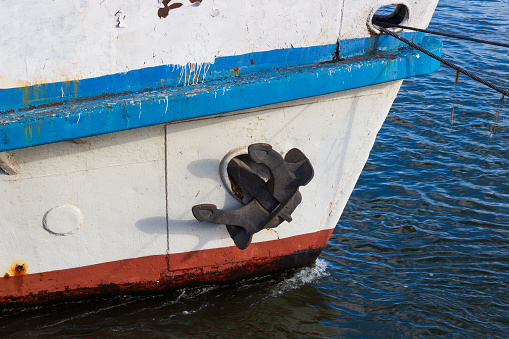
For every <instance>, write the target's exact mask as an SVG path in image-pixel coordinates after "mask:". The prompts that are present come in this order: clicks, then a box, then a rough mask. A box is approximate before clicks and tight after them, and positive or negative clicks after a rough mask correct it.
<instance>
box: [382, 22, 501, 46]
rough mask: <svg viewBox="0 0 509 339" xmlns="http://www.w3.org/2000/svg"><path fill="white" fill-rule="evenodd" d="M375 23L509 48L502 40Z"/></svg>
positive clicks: (387, 23)
mask: <svg viewBox="0 0 509 339" xmlns="http://www.w3.org/2000/svg"><path fill="white" fill-rule="evenodd" d="M373 24H375V25H377V26H380V27H385V28H387V27H396V28H403V29H408V30H411V31H416V32H423V33H429V34H435V35H441V36H445V37H449V38H455V39H461V40H468V41H474V42H479V43H482V44H487V45H493V46H499V47H505V48H509V44H503V43H500V42H495V41H488V40H482V39H476V38H470V37H467V36H463V35H457V34H450V33H443V32H438V31H432V30H428V29H421V28H415V27H408V26H402V25H396V24H392V23H389V22H384V21H378V20H373Z"/></svg>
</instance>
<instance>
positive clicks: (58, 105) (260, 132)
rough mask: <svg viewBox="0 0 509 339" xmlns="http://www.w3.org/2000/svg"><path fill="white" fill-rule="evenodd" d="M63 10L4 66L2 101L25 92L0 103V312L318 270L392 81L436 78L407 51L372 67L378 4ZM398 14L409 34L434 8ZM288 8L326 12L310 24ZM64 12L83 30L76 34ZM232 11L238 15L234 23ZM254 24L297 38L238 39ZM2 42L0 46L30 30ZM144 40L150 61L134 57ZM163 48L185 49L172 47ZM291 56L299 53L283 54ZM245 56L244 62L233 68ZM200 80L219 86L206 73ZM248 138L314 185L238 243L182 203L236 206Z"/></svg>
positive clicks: (133, 5)
mask: <svg viewBox="0 0 509 339" xmlns="http://www.w3.org/2000/svg"><path fill="white" fill-rule="evenodd" d="M58 3H59V4H61V6H60V5H55V7H54V8H55V13H56V14H55V20H59V18H60V19H61V21H62V22H64V23H66V24H65V25H64V26H65V27H66V28H65V29H66V31H65V32H66V35H65V36H62V35H61V32H60V33H58V34H57V32H53V31H52V29H55V27H53V26H51V27H49V28H48V30H47V31H46V32H45V33H44V32H39V33H37V34H43V33H44V34H45V35H44V36H43V37H41V41H42V43H41V44H42V45H45V46H47V47H48V48H47V49H46V50H45V51H42V50H41V49H40V48H39V49H37V48H35V47H34V46H32V47H33V48H32V49H33V50H32V51H31V52H30V53H31V54H30V53H29V54H26V53H27V51H26V50H24V48H25V47H21V44H20V45H19V46H18V48H15V49H13V52H12V53H9V54H8V55H7V56H3V59H0V67H1V68H2V70H4V69H5V70H8V72H7V71H6V72H2V78H1V81H0V86H1V87H0V91H1V92H0V96H3V98H7V97H9V98H16V96H19V98H22V99H23V100H21V99H20V100H17V101H9V102H8V101H4V103H3V104H0V106H1V107H0V109H3V110H4V113H5V114H4V116H3V117H0V136H2V140H3V143H2V145H1V147H2V149H1V150H4V152H0V168H2V169H3V172H1V173H0V192H1V193H2V194H1V196H0V199H2V200H1V203H0V224H1V226H2V227H1V229H0V232H1V236H0V273H1V275H0V304H8V305H10V304H13V303H37V302H50V301H53V300H59V299H65V298H72V297H83V296H90V295H94V294H99V293H101V294H108V293H121V292H133V293H134V292H138V293H139V292H146V291H150V290H161V289H168V288H175V287H178V286H183V285H187V284H197V283H207V282H225V281H229V280H231V279H238V278H241V277H243V276H248V275H253V274H260V273H266V272H274V271H276V270H279V269H282V268H287V267H295V266H300V265H304V264H307V263H310V262H312V261H313V260H314V259H315V258H316V257H317V256H318V254H319V253H320V251H321V249H322V248H323V247H324V246H325V244H326V242H327V241H328V239H329V237H330V234H331V233H332V231H333V229H334V227H335V225H336V223H337V221H338V220H339V218H340V216H341V213H342V211H343V208H344V207H345V205H346V202H347V201H348V198H349V196H350V194H351V192H352V190H353V188H354V186H355V183H356V181H357V178H358V177H359V175H360V172H361V170H362V168H363V166H364V164H365V162H366V160H367V158H368V156H369V152H370V150H371V148H372V146H373V143H374V141H375V138H376V135H377V133H378V131H379V129H380V128H381V126H382V124H383V122H384V120H385V117H386V114H387V112H388V111H389V109H390V106H391V104H392V102H393V100H394V98H395V97H396V95H397V92H398V89H399V87H400V85H401V82H402V80H401V79H403V78H405V77H409V76H413V75H418V74H426V73H429V72H431V71H433V70H434V69H436V67H437V64H436V63H435V64H433V63H432V62H430V61H428V60H427V59H425V58H423V56H421V55H419V54H412V53H413V52H405V51H403V52H398V53H399V54H388V55H385V54H381V56H380V57H369V56H367V55H371V54H372V53H373V50H372V48H373V45H372V44H373V41H372V40H369V41H368V40H366V39H365V37H367V36H368V35H369V34H370V33H369V27H368V25H366V20H367V19H369V17H370V15H372V12H373V10H375V9H376V8H378V7H380V6H382V5H387V4H390V2H385V1H368V0H366V1H362V2H359V3H356V4H355V6H354V2H349V1H345V2H337V3H335V4H334V5H333V6H325V3H321V2H320V3H315V4H310V3H308V2H303V1H302V2H300V1H297V2H296V3H295V2H292V4H294V5H293V6H294V7H292V6H289V7H287V8H288V9H290V8H291V10H289V11H288V12H285V13H283V14H274V13H275V12H276V10H277V8H273V7H274V6H276V5H273V4H272V2H270V3H269V2H267V3H264V6H258V5H256V6H254V5H253V6H251V5H249V4H251V2H246V3H243V4H233V2H232V3H230V2H228V1H224V2H217V1H216V2H212V1H210V2H207V0H204V1H198V2H196V1H195V2H193V3H189V4H185V5H184V4H182V6H176V5H174V6H172V3H171V2H167V1H163V2H162V3H157V1H156V2H155V4H152V5H149V4H148V3H147V2H137V1H132V2H128V3H124V2H123V3H122V6H120V5H119V4H117V3H115V2H110V3H109V4H108V5H104V6H103V5H97V6H98V7H94V6H96V5H90V6H88V3H87V2H86V1H85V2H81V5H80V6H81V7H79V8H76V7H74V5H72V6H71V5H68V4H64V2H58ZM401 4H406V5H408V6H409V9H410V10H409V13H410V14H409V16H408V17H407V20H408V21H409V22H414V24H415V25H417V26H419V25H420V26H426V25H427V23H428V22H429V20H430V18H431V14H432V12H433V10H434V7H435V6H436V3H428V2H426V3H424V2H415V3H412V4H411V5H410V4H408V3H406V2H401ZM114 5H115V6H116V7H115V6H114ZM117 5H118V6H117ZM227 5H229V6H227ZM16 6H17V5H16V4H15V3H13V4H12V7H10V9H9V11H11V10H12V11H15V9H16V8H17V7H16ZM37 6H38V5H37ZM37 6H35V7H37ZM120 7H121V8H120ZM308 7H309V8H308ZM113 8H116V9H113ZM30 11H31V10H29V13H28V16H30V15H32V14H31V12H30ZM294 11H295V12H294ZM299 11H301V12H302V13H304V12H305V13H308V14H310V13H311V14H312V15H313V16H316V17H317V18H318V17H320V18H321V19H320V20H318V21H316V22H313V23H312V24H310V23H309V22H308V21H307V20H305V19H304V18H303V17H301V14H299V15H296V14H295V13H301V12H299ZM306 11H307V12H306ZM70 13H71V14H73V15H74V16H75V18H79V20H78V22H82V23H83V25H77V26H75V25H76V20H75V19H73V20H69V15H70ZM134 13H136V14H134ZM150 13H152V14H150ZM246 13H249V15H247V14H246ZM354 13H355V15H354ZM11 14H12V13H11ZM111 14H113V15H111ZM243 14H245V15H244V16H242V17H246V18H248V19H246V20H245V21H243V22H239V21H238V18H239V17H241V15H243ZM294 14H295V17H293V16H292V15H294ZM3 15H5V13H3ZM108 15H109V16H108ZM154 15H155V22H156V24H153V23H152V21H151V20H153V19H154V18H153V16H154ZM200 15H201V16H202V19H203V18H206V19H203V20H204V21H203V22H204V23H203V24H201V25H195V26H189V27H190V28H189V30H184V33H183V34H182V36H180V37H178V38H176V37H175V36H173V35H170V34H167V32H169V31H171V30H172V29H173V28H175V27H177V26H178V25H184V24H185V25H188V24H189V25H190V24H191V23H195V22H194V21H193V20H198V19H197V18H200ZM133 17H136V18H137V19H138V20H133V19H132V18H133ZM261 17H263V18H264V20H266V21H267V23H269V24H267V26H266V27H265V29H267V30H269V29H274V30H276V31H277V30H280V29H282V28H281V27H280V26H281V25H283V26H284V27H287V26H292V27H296V28H295V29H294V30H288V33H287V34H269V37H268V38H266V39H265V40H263V43H262V42H261V40H260V39H261V37H262V36H264V35H266V33H263V32H259V31H256V33H249V32H252V31H253V29H254V27H258V26H256V25H259V22H257V20H259V19H260V18H261ZM172 18H173V19H175V20H170V19H172ZM183 18H184V19H183ZM185 18H187V21H186V20H185ZM353 18H356V20H353ZM38 20H39V19H38ZM41 20H42V19H41ZM80 20H81V21H80ZM352 20H353V21H352ZM412 20H413V21H412ZM216 21H217V22H218V23H216V24H212V22H216ZM37 22H39V21H37V20H36V23H37ZM262 22H264V21H262ZM205 23H210V27H211V28H210V31H207V30H206V29H203V27H204V26H203V25H205ZM195 24H196V23H195ZM154 25H155V26H154ZM175 25H176V26H175ZM207 27H208V26H207ZM232 27H242V29H238V31H235V32H236V33H234V34H231V36H229V38H228V39H226V40H225V41H223V40H215V39H212V41H210V39H208V38H209V37H210V35H213V34H219V33H220V32H222V30H223V31H224V30H225V29H227V28H228V29H231V28H232ZM318 27H319V28H320V29H318ZM1 29H3V30H5V29H6V28H5V26H2V28H1ZM14 31H15V32H17V33H16V34H18V35H19V34H21V33H20V32H19V31H16V30H14ZM149 31H150V33H149ZM197 32H199V34H204V36H201V35H199V34H198V33H197ZM104 33H107V34H104ZM9 34H10V35H4V36H3V39H4V41H3V43H6V44H9V43H13V41H14V40H15V39H18V38H19V39H24V37H25V35H20V36H15V33H12V32H11V33H9ZM25 34H26V33H25ZM193 34H194V35H193ZM223 35H224V34H223ZM191 37H192V38H193V39H194V40H193V39H191ZM197 37H199V38H200V39H198V40H199V41H202V40H201V39H203V41H207V42H206V43H205V44H198V43H196V41H198V40H196V39H197ZM338 37H339V38H340V39H343V40H344V41H346V43H345V44H343V45H341V47H345V48H344V49H342V51H340V55H339V56H342V57H346V58H348V57H349V56H361V57H363V56H365V58H366V59H362V60H361V61H358V59H356V58H353V59H352V60H356V61H352V62H349V61H348V59H346V61H345V60H337V55H336V54H337V52H336V53H334V50H336V49H338V48H339V47H340V46H339V45H338V46H337V47H338V48H336V46H335V45H334V44H335V43H336V41H337V39H338ZM412 37H413V38H415V39H417V40H419V41H421V40H422V37H419V36H418V35H416V36H412ZM32 39H33V37H32ZM104 39H106V40H107V41H105V40H104ZM207 39H208V40H207ZM141 40H143V41H144V42H143V44H148V45H147V46H150V47H151V48H150V53H149V54H147V50H148V49H146V48H145V49H143V48H140V50H132V49H129V48H130V47H132V46H133V45H134V44H136V43H137V42H139V41H141ZM376 41H377V43H378V39H377V40H376ZM170 42H171V43H172V44H173V46H180V47H182V46H185V47H186V48H171V49H170V51H169V52H168V50H167V49H166V48H168V47H167V46H168V45H169V44H170ZM85 43H86V44H85ZM428 43H429V44H431V45H432V46H435V47H434V48H438V47H437V45H436V43H435V44H434V45H433V42H428ZM84 44H85V45H84ZM179 44H180V45H179ZM288 45H290V46H293V47H302V48H303V49H301V50H297V52H294V51H293V50H290V54H288V53H287V52H285V50H284V48H286V47H288ZM100 46H106V47H105V48H106V52H104V51H102V52H101V48H100ZM306 46H307V47H306ZM309 46H312V47H309ZM313 46H314V47H313ZM316 46H319V47H316ZM391 46H392V45H391V44H390V43H387V40H385V42H384V41H380V43H379V45H378V47H377V48H379V49H380V50H382V49H384V48H385V50H389V53H390V50H391V49H392V48H394V49H397V47H394V46H392V47H391ZM63 47H65V48H63ZM145 47H146V46H145ZM26 48H30V46H28V47H26ZM62 48H63V49H62ZM370 48H371V49H370ZM202 49H204V50H202ZM56 50H58V51H60V54H58V53H57V54H54V55H52V58H47V55H46V54H45V53H52V52H55V51H56ZM83 50H86V51H87V53H81V52H80V51H83ZM48 51H49V52H48ZM120 51H121V52H122V53H120ZM302 51H304V52H302ZM331 51H332V55H331V53H330V52H331ZM94 53H97V55H95V54H94ZM242 53H244V54H243V55H242V56H240V57H233V56H235V55H237V54H242ZM246 53H247V54H246ZM249 53H254V54H249ZM256 53H258V54H256ZM260 53H261V54H260ZM295 53H297V54H295ZM341 53H342V54H341ZM25 54H26V56H25V57H24V58H21V56H22V55H25ZM335 55H336V56H335ZM156 56H158V57H156ZM198 56H199V57H198ZM287 56H290V57H291V58H290V59H292V58H294V59H295V58H299V60H300V58H304V59H305V58H307V59H306V60H307V61H306V62H307V63H311V65H306V64H304V65H300V64H299V65H297V64H292V60H286V57H287ZM324 56H325V59H323V58H324ZM215 57H218V58H217V59H216V61H217V62H216V63H215V64H214V63H213V62H214V58H215ZM330 57H332V58H336V59H332V60H329V62H333V64H331V66H330V67H329V66H328V64H323V61H327V59H326V58H330ZM41 58H42V59H44V58H46V59H44V60H45V61H43V60H42V59H41ZM101 58H107V59H108V62H102V59H101ZM21 59H23V60H24V61H26V65H25V66H27V67H21V63H20V62H19V60H21ZM232 60H233V61H232ZM259 60H262V61H263V62H261V63H260V62H259ZM32 62H34V64H31V63H32ZM242 62H247V66H246V65H244V66H242V67H238V68H236V67H233V66H235V64H236V63H242ZM29 65H32V66H29ZM105 65H108V66H107V67H106V66H105ZM168 65H173V66H171V67H170V66H168ZM295 65H297V66H298V67H301V68H300V69H298V70H297V71H295V70H294V69H293V68H292V67H295ZM105 67H106V68H105ZM179 67H180V68H179ZM232 67H233V68H232ZM285 67H286V68H285ZM272 68H277V70H276V71H274V70H273V69H272ZM175 69H176V70H175ZM211 69H214V70H216V71H215V72H217V73H220V74H222V75H221V76H216V78H214V79H209V80H207V79H206V74H209V75H210V74H211V73H212V72H211V71H210V70H211ZM229 69H233V70H234V71H233V73H234V74H230V75H228V74H227V73H228V71H225V70H229ZM147 70H148V71H147ZM123 71H127V73H119V72H123ZM160 71H161V72H169V73H168V74H183V79H184V80H183V81H182V78H179V77H177V79H173V80H172V79H167V82H166V83H165V81H164V79H163V81H162V82H161V85H162V86H160V87H154V85H153V83H152V82H151V81H153V79H154V78H150V77H144V76H145V75H147V74H149V75H151V76H152V75H154V74H156V75H157V74H158V72H160ZM146 72H149V73H146ZM188 72H189V73H188ZM258 72H262V73H261V75H259V74H258ZM263 72H264V73H263ZM355 72H357V73H355ZM230 73H231V72H230ZM239 73H240V74H239ZM243 74H245V76H242V75H243ZM353 74H364V75H365V76H364V77H360V76H355V77H354V76H352V77H349V75H353ZM315 75H316V76H315ZM338 76H339V79H338ZM149 78H150V79H149ZM80 79H83V80H80ZM133 79H136V81H134V80H133ZM147 79H148V80H147ZM313 79H315V80H313ZM316 79H319V81H320V83H319V84H318V85H317V84H314V83H313V81H316ZM322 79H324V80H322ZM131 81H133V82H131ZM157 82H158V80H157V81H156V83H157ZM134 83H135V84H137V85H136V86H138V87H136V86H134V85H132V84H134ZM90 84H93V85H94V86H92V87H93V88H92V87H91V86H90ZM111 84H116V85H118V88H122V90H118V91H115V90H114V89H113V88H112V87H110V85H111ZM320 84H323V86H322V85H320ZM95 85H97V87H95ZM131 85H132V86H134V87H135V88H134V87H132V88H131V87H130V86H131ZM306 85H308V87H306ZM20 86H25V87H20ZM80 86H81V87H80ZM122 86H124V87H122ZM158 86H159V85H158ZM133 88H134V89H133ZM64 89H65V90H64ZM71 89H72V95H71V96H69V95H67V94H66V93H69V91H70V90H71ZM60 90H61V95H60ZM148 90H150V91H152V92H146V91H148ZM118 92H121V93H118ZM140 93H141V94H140ZM229 93H230V94H229ZM237 94H242V95H241V96H238V97H235V95H237ZM97 95H99V96H100V98H99V99H97V98H98V96H97ZM116 95H118V96H116ZM228 95H230V97H229V96H228ZM182 98H184V99H182ZM66 103H69V104H66ZM214 105H216V106H214ZM39 106H40V107H39ZM217 106H220V107H219V108H217ZM2 119H3V120H2ZM254 143H269V144H271V145H272V147H273V149H274V150H276V151H277V152H280V153H281V154H285V153H286V152H288V151H289V150H290V149H292V148H294V147H297V148H299V149H300V150H301V151H302V152H303V153H304V154H305V155H306V156H307V157H308V158H309V160H310V162H311V164H312V165H313V168H314V171H315V176H314V179H313V180H312V181H311V182H310V183H309V184H308V185H307V186H304V187H301V188H300V192H301V194H302V203H301V204H300V205H299V206H298V207H297V209H296V210H295V211H294V212H293V214H292V219H293V220H292V221H291V222H284V223H282V224H281V225H279V226H278V227H277V228H270V229H264V230H262V231H260V232H258V233H256V234H255V235H254V236H253V239H252V244H251V245H250V246H249V247H248V248H247V249H246V250H240V249H238V248H237V247H235V246H234V243H233V241H232V239H231V237H230V235H229V233H228V231H227V229H226V228H225V226H224V225H216V224H211V223H200V222H198V221H197V220H196V219H195V218H194V217H193V215H192V213H191V207H192V206H193V205H197V204H205V203H212V204H215V205H217V207H218V208H221V209H234V208H238V207H240V206H241V205H240V203H239V201H237V199H235V197H234V195H233V194H232V193H233V192H232V191H231V190H232V188H231V187H232V183H231V182H230V179H229V177H228V174H227V173H226V170H225V166H224V164H225V163H228V161H229V160H231V159H232V157H233V156H236V155H239V154H244V153H247V147H248V146H249V145H251V144H254Z"/></svg>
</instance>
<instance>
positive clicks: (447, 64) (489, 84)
mask: <svg viewBox="0 0 509 339" xmlns="http://www.w3.org/2000/svg"><path fill="white" fill-rule="evenodd" d="M376 27H377V28H378V29H379V30H380V31H382V32H384V33H385V34H388V35H390V36H392V37H394V38H396V39H398V40H400V41H402V42H404V43H406V44H407V45H409V46H410V47H412V48H414V49H416V50H418V51H420V52H422V53H424V54H426V55H428V56H430V57H432V58H433V59H435V60H438V61H440V62H441V63H442V64H444V65H446V66H448V67H450V68H452V69H455V70H456V71H458V72H460V73H462V74H465V75H466V76H467V77H469V78H472V79H474V80H475V81H477V82H480V83H481V84H483V85H485V86H488V87H489V88H491V89H493V90H495V91H497V92H499V93H501V94H502V95H505V96H509V92H507V91H506V90H504V89H502V88H500V87H498V86H496V85H493V84H492V83H490V82H488V81H486V80H484V79H481V78H479V77H478V76H477V75H475V74H472V73H470V72H469V71H467V70H466V69H464V68H461V67H459V66H456V65H455V64H453V63H452V62H450V61H447V60H445V59H443V58H441V57H439V56H438V55H435V54H433V53H431V52H430V51H428V50H426V49H424V48H422V47H421V46H419V45H417V44H415V43H413V42H411V41H409V40H407V39H405V38H403V37H401V36H399V35H398V34H396V33H394V32H391V31H390V30H388V29H386V28H385V27H382V26H378V25H377V26H376Z"/></svg>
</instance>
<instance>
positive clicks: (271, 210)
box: [192, 143, 314, 249]
mask: <svg viewBox="0 0 509 339" xmlns="http://www.w3.org/2000/svg"><path fill="white" fill-rule="evenodd" d="M260 166H262V167H263V168H260ZM227 172H228V175H229V177H230V180H231V181H232V186H235V187H237V188H238V190H240V191H238V192H237V193H238V194H239V196H238V195H237V194H235V195H236V198H237V199H239V200H242V201H243V203H244V206H242V207H240V208H237V209H233V210H222V209H218V208H217V207H216V205H212V204H201V205H196V206H193V208H192V212H193V215H194V217H195V218H196V219H197V220H198V221H201V222H204V221H206V222H211V223H214V224H222V225H226V228H227V230H228V233H229V234H230V236H231V238H232V239H233V241H234V243H235V245H236V246H237V247H238V248H239V249H246V248H247V247H248V246H249V244H250V243H251V239H252V237H253V234H255V233H257V232H259V231H261V230H262V229H264V228H274V227H277V226H278V225H279V224H281V223H282V222H283V221H287V222H291V221H292V216H291V214H292V213H293V211H295V209H296V208H297V206H298V205H299V204H300V203H301V201H302V195H301V194H300V192H299V187H300V186H304V185H307V184H308V183H309V182H310V181H311V179H312V178H313V175H314V171H313V166H312V165H311V163H310V162H309V159H308V158H307V157H306V156H305V155H304V154H303V153H302V152H301V151H300V150H298V149H296V148H294V149H291V150H290V151H289V152H288V153H287V154H286V156H285V158H283V157H282V156H281V155H280V154H279V153H278V152H276V151H274V150H273V149H272V146H271V145H269V144H262V143H260V144H252V145H250V146H249V148H248V157H246V156H245V155H241V156H237V157H235V158H233V159H232V160H231V161H230V163H229V164H228V167H227ZM262 173H269V174H270V175H269V177H268V178H265V175H263V174H262ZM244 197H250V199H249V201H247V202H244V200H245V199H244V200H243V198H244Z"/></svg>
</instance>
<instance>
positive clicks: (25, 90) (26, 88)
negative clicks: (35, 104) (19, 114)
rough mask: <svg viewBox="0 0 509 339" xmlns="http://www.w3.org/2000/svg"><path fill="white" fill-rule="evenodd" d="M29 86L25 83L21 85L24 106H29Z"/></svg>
mask: <svg viewBox="0 0 509 339" xmlns="http://www.w3.org/2000/svg"><path fill="white" fill-rule="evenodd" d="M28 91H29V86H28V85H25V86H23V105H24V106H25V107H28V106H30V95H29V92H28Z"/></svg>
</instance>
